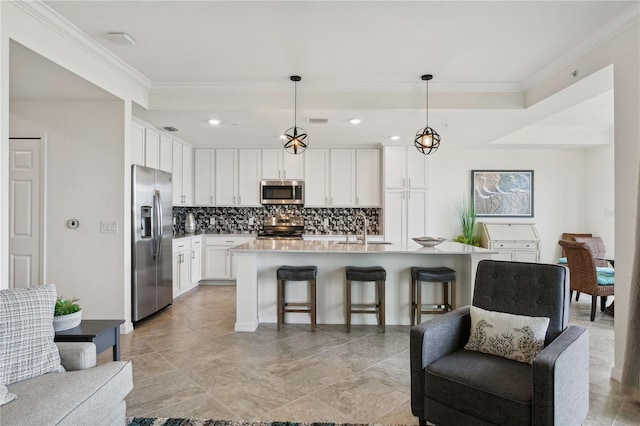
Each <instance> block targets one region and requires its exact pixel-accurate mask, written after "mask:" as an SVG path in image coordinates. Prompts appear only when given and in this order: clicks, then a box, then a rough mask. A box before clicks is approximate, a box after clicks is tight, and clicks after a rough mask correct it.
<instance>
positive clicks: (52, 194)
mask: <svg viewBox="0 0 640 426" xmlns="http://www.w3.org/2000/svg"><path fill="white" fill-rule="evenodd" d="M124 114H125V108H124V103H123V102H122V101H12V102H11V114H10V133H11V136H24V137H26V136H41V135H43V134H45V133H46V140H47V157H46V164H47V166H46V167H47V172H46V178H45V182H46V183H45V185H46V191H47V199H48V204H47V208H46V222H47V234H46V241H47V247H46V256H47V257H46V270H47V277H46V281H47V282H51V283H54V284H56V287H57V290H58V294H61V295H64V296H65V297H73V296H75V297H78V298H79V299H80V304H81V306H82V308H83V316H84V317H85V318H91V319H107V318H124V317H125V310H126V311H127V312H128V307H126V308H125V300H124V298H123V276H124V275H125V271H124V265H123V262H122V251H123V246H124V243H125V242H124V241H125V238H124V236H125V234H126V233H127V232H128V229H129V228H128V227H127V228H125V227H124V223H125V221H124V212H125V206H124V200H123V198H122V192H123V188H124V187H125V182H124V168H125V164H124V161H123V159H124V152H123V149H124V148H123V147H124V144H123V139H124ZM71 218H74V219H78V220H79V222H80V226H79V227H78V228H77V229H70V228H69V227H67V225H66V223H67V221H68V220H69V219H71ZM100 221H117V222H118V225H119V229H118V233H117V234H101V233H100Z"/></svg>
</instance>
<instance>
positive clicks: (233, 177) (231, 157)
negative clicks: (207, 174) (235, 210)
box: [215, 149, 238, 206]
mask: <svg viewBox="0 0 640 426" xmlns="http://www.w3.org/2000/svg"><path fill="white" fill-rule="evenodd" d="M215 183H216V185H215V188H216V205H218V206H235V205H236V201H237V199H236V197H237V193H238V192H237V186H238V150H237V149H216V167H215Z"/></svg>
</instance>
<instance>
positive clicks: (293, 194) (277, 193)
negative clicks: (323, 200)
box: [260, 180, 304, 204]
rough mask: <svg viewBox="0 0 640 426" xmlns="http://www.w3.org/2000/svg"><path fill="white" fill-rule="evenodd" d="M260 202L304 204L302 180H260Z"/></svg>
mask: <svg viewBox="0 0 640 426" xmlns="http://www.w3.org/2000/svg"><path fill="white" fill-rule="evenodd" d="M260 202H261V203H262V204H304V181H301V180H263V181H261V182H260Z"/></svg>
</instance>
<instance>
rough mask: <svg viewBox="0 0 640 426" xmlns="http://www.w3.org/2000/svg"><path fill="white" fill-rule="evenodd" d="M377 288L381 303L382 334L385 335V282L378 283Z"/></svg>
mask: <svg viewBox="0 0 640 426" xmlns="http://www.w3.org/2000/svg"><path fill="white" fill-rule="evenodd" d="M376 286H377V287H378V294H379V296H380V297H379V299H378V303H379V311H380V325H381V326H382V332H383V333H384V324H385V322H386V321H385V309H384V306H385V301H384V281H378V282H376Z"/></svg>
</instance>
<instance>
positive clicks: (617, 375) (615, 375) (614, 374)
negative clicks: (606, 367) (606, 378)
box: [611, 366, 622, 383]
mask: <svg viewBox="0 0 640 426" xmlns="http://www.w3.org/2000/svg"><path fill="white" fill-rule="evenodd" d="M611 378H612V379H613V380H615V381H616V382H618V383H620V382H622V369H620V368H616V367H615V366H613V367H611Z"/></svg>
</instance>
